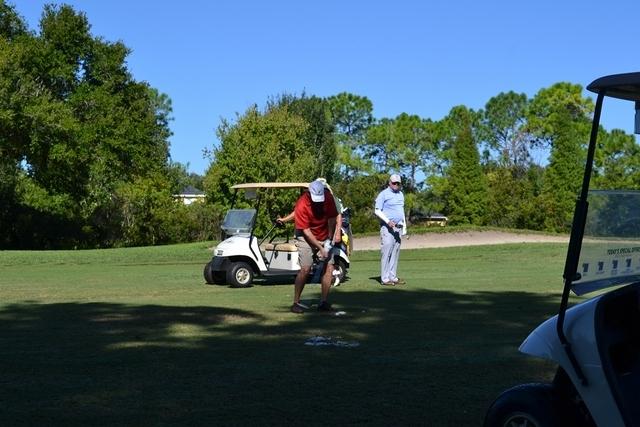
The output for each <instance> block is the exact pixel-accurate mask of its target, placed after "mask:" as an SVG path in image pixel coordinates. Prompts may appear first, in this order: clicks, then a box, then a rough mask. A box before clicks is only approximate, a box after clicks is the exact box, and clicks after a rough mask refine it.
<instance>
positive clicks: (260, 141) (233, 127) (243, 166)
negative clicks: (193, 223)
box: [204, 106, 317, 229]
mask: <svg viewBox="0 0 640 427" xmlns="http://www.w3.org/2000/svg"><path fill="white" fill-rule="evenodd" d="M308 126H309V125H308V123H307V122H306V121H305V120H304V119H303V118H302V117H300V116H298V115H296V114H292V113H291V112H289V110H288V109H287V108H286V107H273V108H269V109H268V110H267V111H266V112H265V113H261V112H260V111H258V109H257V107H255V106H254V107H251V108H249V109H248V110H247V111H246V113H245V114H244V115H243V116H239V117H238V120H237V122H236V123H234V124H232V123H230V122H228V121H226V120H223V122H222V123H221V125H220V126H219V127H218V138H219V140H220V141H221V142H220V146H218V147H217V148H215V149H214V150H213V156H214V159H213V162H212V164H211V166H210V167H209V169H208V170H207V173H206V175H205V181H204V186H205V188H204V190H205V192H206V193H207V199H208V200H210V201H211V202H212V203H214V204H215V205H216V206H217V208H218V209H219V210H220V211H221V212H223V211H225V210H226V209H227V208H229V206H230V205H231V202H232V200H233V197H234V194H233V191H234V190H232V188H231V187H232V186H233V185H235V184H239V183H246V182H272V181H293V182H309V181H311V180H313V179H315V178H316V177H317V176H316V169H315V167H314V163H315V158H314V155H315V152H312V151H310V150H309V146H308V145H307V144H306V142H305V136H306V135H307V130H308ZM276 193H277V194H276ZM268 197H271V198H269V199H267V200H263V206H265V207H266V208H267V209H268V210H269V214H268V215H269V218H270V219H275V218H276V216H277V215H283V214H286V213H289V212H290V211H291V210H292V208H293V205H294V202H295V200H296V197H297V194H293V193H292V192H273V193H270V195H268ZM239 202H241V200H239ZM260 227H262V229H263V228H264V227H266V223H264V224H260Z"/></svg>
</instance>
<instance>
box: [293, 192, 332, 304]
mask: <svg viewBox="0 0 640 427" xmlns="http://www.w3.org/2000/svg"><path fill="white" fill-rule="evenodd" d="M294 212H295V215H294V220H295V226H296V231H295V244H296V247H297V248H298V256H299V260H300V271H298V275H297V276H296V281H295V289H294V296H293V305H292V306H291V311H292V312H294V313H304V311H305V310H306V309H307V308H308V307H307V306H305V305H304V304H301V303H300V296H301V295H302V290H303V289H304V285H305V284H306V283H307V277H309V271H310V270H311V265H312V264H313V255H314V254H318V257H319V258H320V259H323V260H325V261H326V262H325V264H324V271H323V272H322V279H321V281H320V283H321V290H320V295H321V297H320V304H319V305H318V311H333V308H332V307H331V304H329V303H328V302H327V298H328V297H329V289H331V279H332V277H331V273H332V272H333V268H326V267H327V264H333V262H334V260H333V257H329V253H328V250H327V249H325V247H324V242H325V241H326V240H329V239H332V238H333V240H334V241H336V235H337V236H338V237H337V239H338V241H339V239H340V233H339V230H340V229H339V228H338V227H337V226H336V225H337V224H336V217H337V216H338V210H337V209H336V204H335V202H334V200H333V197H332V196H331V193H330V192H329V190H326V189H325V186H324V183H323V182H322V181H320V180H315V181H313V182H311V183H310V184H309V191H305V192H304V193H303V194H302V195H301V196H300V197H299V198H298V201H297V202H296V207H295V208H294ZM331 230H337V232H334V235H333V236H331V235H330V233H331Z"/></svg>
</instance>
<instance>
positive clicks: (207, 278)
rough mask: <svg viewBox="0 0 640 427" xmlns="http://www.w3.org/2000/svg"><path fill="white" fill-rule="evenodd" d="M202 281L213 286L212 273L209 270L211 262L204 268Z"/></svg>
mask: <svg viewBox="0 0 640 427" xmlns="http://www.w3.org/2000/svg"><path fill="white" fill-rule="evenodd" d="M204 281H205V283H206V284H207V285H213V283H214V281H213V271H212V270H211V261H209V262H208V263H207V264H206V265H205V266H204Z"/></svg>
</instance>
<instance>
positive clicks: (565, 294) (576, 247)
mask: <svg viewBox="0 0 640 427" xmlns="http://www.w3.org/2000/svg"><path fill="white" fill-rule="evenodd" d="M604 96H605V92H604V91H601V92H599V93H598V98H597V100H596V108H595V111H594V113H593V122H592V125H591V136H590V138H589V148H588V150H587V161H586V164H585V168H584V176H583V177H582V189H581V191H580V195H579V196H578V199H577V200H576V210H575V213H574V214H573V224H572V225H571V237H570V238H569V248H568V249H567V259H566V261H565V264H564V273H563V275H562V277H563V278H564V287H563V289H562V299H561V300H560V310H559V312H558V323H557V324H556V328H557V332H558V339H559V340H560V342H561V343H562V346H563V347H564V350H565V352H566V353H567V357H568V358H569V361H570V362H571V366H572V367H573V369H574V371H575V373H576V376H577V377H578V378H579V379H580V381H581V382H582V384H583V385H584V386H586V385H588V383H589V382H588V380H587V377H586V376H585V375H584V372H583V371H582V368H581V367H580V364H579V363H578V360H577V359H576V356H575V354H574V353H573V350H572V349H571V343H569V340H567V337H566V335H565V333H564V319H565V313H566V312H567V306H568V304H569V292H571V285H572V283H573V281H574V280H578V279H579V277H578V260H579V259H580V248H581V247H582V238H583V237H584V226H585V223H586V220H587V212H588V211H589V202H588V200H587V196H588V194H589V182H590V181H591V172H592V170H593V158H594V154H595V148H596V140H597V138H598V128H599V127H600V114H601V112H602V102H603V100H604Z"/></svg>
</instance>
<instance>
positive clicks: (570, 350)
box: [484, 73, 640, 427]
mask: <svg viewBox="0 0 640 427" xmlns="http://www.w3.org/2000/svg"><path fill="white" fill-rule="evenodd" d="M587 89H588V90H590V91H592V92H594V93H596V94H597V95H598V97H597V100H596V107H595V111H594V116H593V123H592V129H591V137H590V140H589V147H588V151H587V162H586V166H585V171H584V177H583V183H582V189H581V193H580V195H579V198H578V200H577V202H576V209H575V214H574V218H573V225H572V230H571V237H570V241H569V248H568V251H567V258H566V263H565V267H564V274H563V278H564V289H563V293H562V299H561V303H560V310H559V313H558V314H557V315H556V316H553V317H552V318H550V319H548V320H547V321H546V322H544V323H542V324H541V325H540V326H538V327H537V328H536V329H535V330H534V331H533V332H531V334H530V335H529V336H528V337H527V339H526V340H525V341H524V342H523V343H522V345H521V346H520V351H521V352H523V353H525V354H528V355H531V356H536V357H540V358H544V359H548V360H551V361H553V362H555V363H557V364H558V370H557V373H556V376H555V378H554V380H553V382H552V383H551V384H544V383H531V384H523V385H519V386H516V387H514V388H511V389H509V390H507V391H505V392H503V393H502V394H501V395H500V396H499V397H498V398H497V399H496V400H495V401H494V402H493V404H492V405H491V407H490V408H489V410H488V412H487V414H486V417H485V422H484V425H485V426H491V427H493V426H501V427H507V426H527V427H533V426H537V427H543V426H599V427H619V426H620V427H621V426H627V427H630V426H640V192H639V191H620V190H615V191H607V190H597V191H594V190H591V191H590V190H589V183H590V178H591V172H592V167H593V161H594V153H595V150H596V149H597V143H596V140H597V137H598V128H599V124H600V113H601V111H602V105H603V100H604V98H605V97H612V98H618V99H622V100H627V101H631V102H633V103H635V133H640V73H629V74H617V75H611V76H606V77H602V78H600V79H597V80H595V81H594V82H592V83H591V84H590V85H589V86H588V87H587ZM611 286H616V289H614V290H611V291H609V292H603V290H604V289H606V288H608V287H611ZM570 291H573V292H574V293H575V294H577V295H584V294H587V293H589V292H594V291H600V293H599V295H597V296H595V297H593V298H591V299H589V300H587V301H585V302H582V303H580V304H577V305H575V306H573V307H571V308H569V309H568V308H567V306H568V299H569V293H570Z"/></svg>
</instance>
